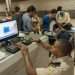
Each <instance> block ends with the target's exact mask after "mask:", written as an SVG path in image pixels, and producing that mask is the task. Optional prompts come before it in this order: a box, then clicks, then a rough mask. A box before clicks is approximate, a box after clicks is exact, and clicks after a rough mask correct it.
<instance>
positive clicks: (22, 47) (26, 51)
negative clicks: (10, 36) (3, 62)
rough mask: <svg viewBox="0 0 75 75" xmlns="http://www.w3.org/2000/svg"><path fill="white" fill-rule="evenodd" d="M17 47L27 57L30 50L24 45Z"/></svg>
mask: <svg viewBox="0 0 75 75" xmlns="http://www.w3.org/2000/svg"><path fill="white" fill-rule="evenodd" d="M16 46H17V47H18V48H20V50H21V52H22V54H23V55H26V54H27V53H28V48H27V46H25V45H24V44H22V43H17V44H16Z"/></svg>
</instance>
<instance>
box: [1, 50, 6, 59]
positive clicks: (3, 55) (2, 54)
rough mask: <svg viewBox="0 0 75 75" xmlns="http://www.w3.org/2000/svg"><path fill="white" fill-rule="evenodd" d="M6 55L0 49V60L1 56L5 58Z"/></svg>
mask: <svg viewBox="0 0 75 75" xmlns="http://www.w3.org/2000/svg"><path fill="white" fill-rule="evenodd" d="M5 57H6V54H5V53H4V52H1V51H0V60H2V59H3V58H5Z"/></svg>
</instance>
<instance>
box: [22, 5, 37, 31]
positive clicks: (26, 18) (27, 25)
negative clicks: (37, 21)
mask: <svg viewBox="0 0 75 75" xmlns="http://www.w3.org/2000/svg"><path fill="white" fill-rule="evenodd" d="M35 12H36V8H35V7H34V6H33V5H30V6H29V7H28V8H27V12H26V13H25V14H23V17H22V19H23V28H24V32H31V31H32V16H34V14H35Z"/></svg>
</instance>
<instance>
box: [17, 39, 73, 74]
mask: <svg viewBox="0 0 75 75" xmlns="http://www.w3.org/2000/svg"><path fill="white" fill-rule="evenodd" d="M38 42H39V43H40V44H41V45H42V46H43V47H44V48H46V49H48V50H49V51H50V52H51V53H52V56H51V58H50V62H49V66H48V67H46V68H38V69H35V68H34V67H33V64H32V62H31V59H30V55H29V51H28V48H27V47H26V46H25V45H23V44H18V45H17V46H18V47H19V48H20V49H21V52H22V55H23V57H24V61H25V67H26V71H27V75H73V70H74V68H73V66H74V65H73V60H72V58H71V57H70V53H71V51H72V46H71V44H70V42H69V41H66V40H61V39H60V40H57V41H56V42H55V44H54V45H53V46H52V47H50V46H49V45H45V44H44V43H43V42H41V41H38Z"/></svg>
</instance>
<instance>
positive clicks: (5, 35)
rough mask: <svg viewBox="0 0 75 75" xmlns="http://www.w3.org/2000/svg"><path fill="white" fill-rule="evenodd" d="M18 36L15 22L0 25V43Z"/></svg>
mask: <svg viewBox="0 0 75 75" xmlns="http://www.w3.org/2000/svg"><path fill="white" fill-rule="evenodd" d="M17 35H18V28H17V22H16V20H12V21H8V22H3V23H0V41H7V40H9V39H11V38H14V37H16V36H17Z"/></svg>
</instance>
